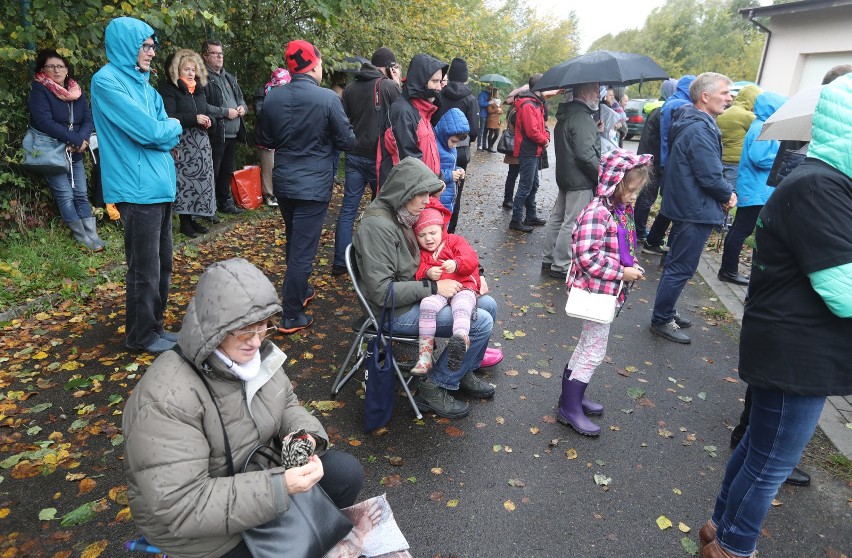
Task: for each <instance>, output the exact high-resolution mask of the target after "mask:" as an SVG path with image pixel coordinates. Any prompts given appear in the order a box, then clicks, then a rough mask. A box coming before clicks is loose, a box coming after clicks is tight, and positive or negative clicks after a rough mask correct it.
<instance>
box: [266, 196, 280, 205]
mask: <svg viewBox="0 0 852 558" xmlns="http://www.w3.org/2000/svg"><path fill="white" fill-rule="evenodd" d="M266 205H268V206H269V207H278V200H276V199H275V196H266Z"/></svg>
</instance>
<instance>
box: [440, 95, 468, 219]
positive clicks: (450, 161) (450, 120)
mask: <svg viewBox="0 0 852 558" xmlns="http://www.w3.org/2000/svg"><path fill="white" fill-rule="evenodd" d="M469 133H470V124H468V122H467V117H466V116H465V115H464V113H463V112H462V111H461V109H457V108H451V109H450V110H448V111H447V112H446V113H444V116H442V117H441V119H440V120H439V121H438V123H437V124H436V125H435V139H436V140H437V142H438V153H439V154H440V155H441V179H442V180H443V181H444V183H445V184H446V185H447V187H446V188H445V189H444V191H443V192H441V205H443V206H444V207H446V208H447V209H448V210H450V211H452V210H453V206H455V204H456V183H455V182H454V181H453V171H454V170H456V169H457V168H459V167H458V166H456V148H455V147H450V146H449V145H448V143H447V140H449V139H450V136H455V135H457V134H469Z"/></svg>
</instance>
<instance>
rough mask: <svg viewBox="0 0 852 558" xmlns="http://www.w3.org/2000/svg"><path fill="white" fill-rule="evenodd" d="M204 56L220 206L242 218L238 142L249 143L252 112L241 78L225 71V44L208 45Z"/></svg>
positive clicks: (218, 206) (210, 43)
mask: <svg viewBox="0 0 852 558" xmlns="http://www.w3.org/2000/svg"><path fill="white" fill-rule="evenodd" d="M201 53H202V56H203V57H204V62H205V65H206V66H207V75H208V81H207V85H206V86H204V93H205V95H206V96H207V106H208V107H209V108H210V112H211V113H212V114H213V116H215V117H216V118H215V120H214V121H213V125H212V126H210V128H209V129H208V130H207V133H208V134H209V135H210V146H211V147H212V148H213V174H214V179H215V182H216V206H217V208H218V210H219V211H220V212H222V213H230V214H239V213H242V212H243V211H244V210H243V209H241V208H239V207H237V206H236V205H234V199H233V197H231V175H232V174H234V160H235V157H236V154H237V141H238V140H239V141H241V142H243V143H245V142H246V127H245V124H244V122H243V117H244V116H245V114H246V112H248V107H247V106H246V101H245V99H244V98H243V92H242V90H241V89H240V86H239V84H238V83H237V78H235V77H234V76H233V75H232V74H230V73H228V71H227V70H225V68H224V65H225V61H224V58H223V56H224V53H223V50H222V43H220V42H219V41H213V40H208V41H204V44H203V45H202V47H201Z"/></svg>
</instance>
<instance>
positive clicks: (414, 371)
mask: <svg viewBox="0 0 852 558" xmlns="http://www.w3.org/2000/svg"><path fill="white" fill-rule="evenodd" d="M417 346H418V354H417V363H416V364H415V365H414V366H413V367H412V368H411V375H412V376H425V375H426V374H428V373H429V371H430V370H432V352H433V351H434V350H435V338H434V337H426V336H424V335H421V336H420V339H418V341H417Z"/></svg>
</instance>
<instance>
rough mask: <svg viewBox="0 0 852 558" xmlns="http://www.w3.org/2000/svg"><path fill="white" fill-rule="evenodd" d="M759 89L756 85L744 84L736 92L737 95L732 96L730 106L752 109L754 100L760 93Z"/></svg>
mask: <svg viewBox="0 0 852 558" xmlns="http://www.w3.org/2000/svg"><path fill="white" fill-rule="evenodd" d="M760 93H761V89H760V87H758V86H757V85H746V86H745V87H743V88H742V89H740V92H739V93H737V96H736V97H734V102H733V104H732V105H731V106H732V107H742V108H744V109H745V110H750V111H752V112H753V111H754V102H755V100H757V97H758V95H760Z"/></svg>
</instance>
